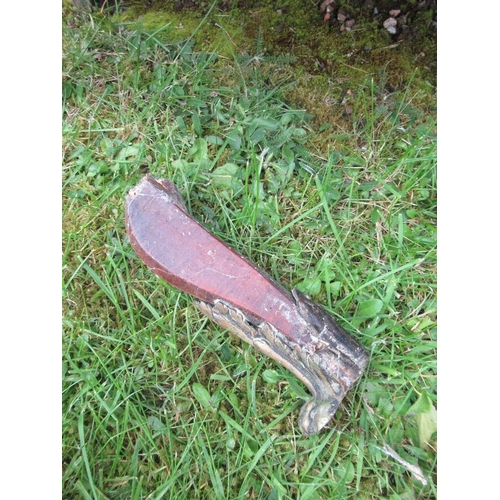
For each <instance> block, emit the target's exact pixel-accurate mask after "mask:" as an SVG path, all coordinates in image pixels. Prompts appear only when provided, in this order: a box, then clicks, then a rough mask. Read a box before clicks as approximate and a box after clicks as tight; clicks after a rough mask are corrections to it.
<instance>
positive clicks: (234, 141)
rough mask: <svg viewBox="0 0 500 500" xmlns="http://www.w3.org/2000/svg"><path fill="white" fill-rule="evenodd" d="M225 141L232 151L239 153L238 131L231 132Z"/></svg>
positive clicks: (239, 138) (239, 139) (239, 140)
mask: <svg viewBox="0 0 500 500" xmlns="http://www.w3.org/2000/svg"><path fill="white" fill-rule="evenodd" d="M227 141H228V144H229V147H230V148H231V149H232V150H234V151H239V150H240V148H241V137H240V135H239V134H238V130H236V129H233V130H231V132H230V134H229V135H228V136H227Z"/></svg>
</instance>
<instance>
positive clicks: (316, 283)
mask: <svg viewBox="0 0 500 500" xmlns="http://www.w3.org/2000/svg"><path fill="white" fill-rule="evenodd" d="M297 288H298V289H299V290H300V291H301V292H304V293H307V294H308V295H317V294H318V293H319V292H320V291H321V278H320V277H319V276H314V277H312V278H304V279H303V280H302V282H301V283H299V284H298V285H297Z"/></svg>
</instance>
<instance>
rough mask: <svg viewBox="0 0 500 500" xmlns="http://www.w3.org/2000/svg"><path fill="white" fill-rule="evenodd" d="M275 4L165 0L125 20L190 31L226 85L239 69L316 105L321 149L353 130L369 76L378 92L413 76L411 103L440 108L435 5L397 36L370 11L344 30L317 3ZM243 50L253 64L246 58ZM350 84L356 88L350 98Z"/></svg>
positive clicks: (290, 98)
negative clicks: (407, 33) (359, 94)
mask: <svg viewBox="0 0 500 500" xmlns="http://www.w3.org/2000/svg"><path fill="white" fill-rule="evenodd" d="M344 4H345V5H344V7H343V8H344V12H348V13H350V14H351V15H352V16H358V15H359V16H361V15H362V10H363V8H364V7H362V6H360V5H357V3H356V2H344ZM277 5H278V4H276V3H275V2H274V1H271V0H262V1H254V2H246V3H245V4H244V6H242V4H241V3H238V2H237V1H234V2H229V1H225V2H224V1H220V2H219V3H218V5H217V6H216V7H214V8H212V4H210V3H208V2H207V3H206V4H202V3H200V2H191V1H189V0H161V1H155V2H151V5H150V7H149V8H145V7H144V3H142V6H141V7H135V8H132V9H129V10H127V11H125V12H124V13H123V14H121V17H120V20H121V21H134V22H137V23H138V25H139V26H140V28H142V29H143V30H146V31H153V32H156V35H155V36H157V37H160V38H162V37H163V38H164V39H165V40H168V41H170V42H171V41H182V40H186V39H188V38H191V39H192V40H193V41H194V43H195V50H197V51H205V52H213V53H217V54H219V56H220V58H219V60H218V62H217V63H216V66H215V68H214V69H215V70H216V73H217V77H216V78H217V81H218V82H219V84H220V85H221V86H229V87H234V86H235V85H238V84H240V83H241V79H240V76H239V75H240V73H241V75H242V76H243V77H244V78H246V79H247V83H248V82H251V81H253V79H255V78H258V79H259V82H260V83H262V82H264V83H266V84H267V85H269V86H270V87H274V88H276V87H278V88H283V91H282V92H281V96H282V98H283V99H284V100H285V101H286V102H288V104H289V105H290V106H292V107H295V108H301V109H305V110H307V111H308V112H309V113H311V114H312V115H313V116H314V119H313V122H312V126H313V128H314V129H315V130H320V129H324V130H323V131H322V132H319V133H318V134H317V137H316V140H317V142H318V145H319V144H321V148H322V149H324V148H325V146H326V147H327V148H328V149H330V148H336V147H338V146H339V144H338V137H339V136H342V135H343V134H351V135H352V132H353V126H354V125H353V116H351V112H350V108H352V104H353V102H354V101H355V99H356V91H357V89H359V87H361V86H363V85H365V83H366V82H367V81H374V82H375V84H376V86H377V88H378V92H379V93H380V95H388V94H391V93H394V92H398V91H399V92H405V91H406V90H407V88H408V86H409V85H410V84H411V85H412V87H413V88H414V92H413V97H412V99H413V105H414V106H415V107H417V108H419V109H421V111H422V113H426V112H428V113H431V114H432V113H434V112H435V85H436V63H435V61H436V37H435V36H429V33H430V32H429V30H428V21H429V19H431V17H432V12H430V11H426V12H423V13H422V14H421V16H420V19H419V22H417V21H414V23H413V24H414V26H412V36H411V37H409V38H408V40H405V41H400V42H398V41H397V40H395V39H394V37H392V36H391V35H390V34H389V33H388V32H387V31H386V30H384V29H381V28H380V20H377V19H373V18H371V17H365V18H364V19H363V18H362V17H360V18H359V21H357V23H356V25H355V26H354V28H353V29H352V30H351V31H343V32H340V30H339V28H340V26H339V24H338V23H337V22H336V21H334V22H333V23H332V24H328V23H325V22H324V21H323V18H322V15H321V14H320V12H319V10H316V8H315V7H311V5H310V4H306V3H304V2H303V1H301V0H283V1H282V2H280V3H279V7H277ZM186 6H187V7H189V8H186ZM365 14H366V13H365ZM162 28H165V29H163V30H162ZM430 34H431V35H432V33H430ZM245 54H247V56H248V58H247V61H248V60H250V58H251V57H254V58H255V61H254V62H255V64H252V65H250V64H248V63H244V64H243V63H241V59H240V58H242V57H243V56H244V55H245ZM287 56H288V60H287ZM292 59H294V62H293V63H290V62H291V61H292ZM234 65H237V66H238V71H235V68H234ZM283 84H285V85H284V86H283ZM346 92H349V93H351V94H352V98H351V101H352V102H349V103H347V104H346V103H345V102H344V101H345V99H344V97H345V94H346ZM353 140H354V139H353Z"/></svg>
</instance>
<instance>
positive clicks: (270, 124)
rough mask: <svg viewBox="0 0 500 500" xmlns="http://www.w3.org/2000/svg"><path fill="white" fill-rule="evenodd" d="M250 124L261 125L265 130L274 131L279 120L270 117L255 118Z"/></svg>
mask: <svg viewBox="0 0 500 500" xmlns="http://www.w3.org/2000/svg"><path fill="white" fill-rule="evenodd" d="M252 126H257V127H262V128H264V129H266V130H271V131H272V132H274V131H275V130H277V129H278V127H279V122H278V121H277V120H274V119H272V118H256V119H255V120H253V121H252Z"/></svg>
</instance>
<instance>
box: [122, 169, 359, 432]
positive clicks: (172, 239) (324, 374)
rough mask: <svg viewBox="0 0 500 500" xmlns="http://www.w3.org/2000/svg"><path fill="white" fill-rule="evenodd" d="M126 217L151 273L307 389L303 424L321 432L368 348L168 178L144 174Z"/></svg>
mask: <svg viewBox="0 0 500 500" xmlns="http://www.w3.org/2000/svg"><path fill="white" fill-rule="evenodd" d="M125 217H126V226H127V233H128V236H129V238H130V242H131V243H132V246H133V248H134V250H135V252H136V253H137V255H138V256H139V257H140V259H141V260H142V261H143V262H144V263H145V264H146V265H147V266H148V267H149V269H151V270H152V271H153V272H154V273H155V274H156V275H157V276H159V277H160V278H162V279H164V280H165V281H167V282H168V283H170V284H171V285H173V286H175V287H176V288H178V289H180V290H182V291H184V292H187V293H189V294H191V295H193V296H194V297H196V298H197V299H198V300H197V301H195V305H196V306H197V307H198V308H199V309H200V310H201V311H202V312H203V313H204V314H206V315H207V316H209V317H210V318H212V319H213V320H214V321H215V322H216V323H218V324H219V325H221V326H223V327H224V328H227V329H228V330H229V331H231V332H232V333H233V334H235V335H237V336H238V337H239V338H241V339H243V340H244V341H245V342H248V343H249V344H251V345H252V346H254V347H255V348H256V349H258V350H259V351H261V352H263V353H264V354H266V355H268V356H269V357H271V358H272V359H274V360H276V361H278V363H280V364H282V365H283V366H285V367H286V368H287V369H288V370H290V371H291V372H292V373H293V374H295V375H296V376H297V377H298V378H300V379H301V380H302V381H303V382H304V383H305V384H306V386H307V387H308V388H309V390H310V391H311V392H312V394H313V398H311V399H310V400H309V401H308V402H307V403H306V404H305V405H304V406H303V407H302V409H301V412H300V416H299V426H300V429H301V430H302V432H303V433H304V434H305V435H311V434H315V433H317V432H318V431H319V430H321V429H322V428H323V427H324V426H325V425H326V424H327V423H328V422H329V421H330V419H331V418H332V417H333V415H334V413H335V411H336V410H337V408H338V406H339V404H340V402H341V401H342V399H343V398H344V396H345V394H346V393H347V391H348V390H349V388H350V387H351V386H352V384H353V383H354V382H355V381H356V380H357V379H358V378H359V377H360V376H361V374H362V372H363V369H364V368H365V367H366V365H367V363H368V352H367V351H366V349H365V348H364V347H363V346H362V345H361V344H360V343H359V342H357V341H356V340H354V339H353V338H352V337H351V336H349V335H348V334H347V333H346V331H345V330H344V329H343V328H342V327H341V326H340V325H339V324H338V323H337V322H336V320H335V319H334V318H333V316H332V315H331V314H330V313H328V312H327V311H326V310H325V309H324V308H322V307H320V306H318V305H317V304H315V303H314V302H313V301H311V299H309V298H308V297H307V296H306V295H304V294H302V293H301V292H300V291H299V290H296V289H294V290H292V293H290V292H288V291H287V290H285V289H284V288H283V287H282V286H280V285H279V284H277V283H276V282H275V281H274V280H272V279H271V278H270V277H269V276H267V275H266V274H265V273H264V272H263V271H261V270H259V269H258V268H257V267H256V266H255V265H254V264H252V263H251V262H249V261H248V260H246V259H245V258H243V257H242V256H241V255H239V254H238V253H237V252H235V251H234V250H232V249H231V248H229V247H228V246H227V245H226V244H225V243H223V242H222V241H221V240H219V239H218V238H217V237H216V236H214V235H213V234H211V233H210V232H208V231H207V230H206V229H205V228H204V227H203V226H201V225H200V224H199V223H198V222H196V221H195V220H194V219H193V218H192V217H191V216H190V215H189V214H188V213H187V210H186V207H185V205H184V202H183V200H182V197H181V195H180V193H179V192H178V190H177V188H176V187H175V185H174V184H173V183H172V182H171V181H170V180H168V179H160V180H155V179H153V178H152V177H151V176H149V175H147V176H145V177H144V178H143V179H142V181H141V182H140V183H139V184H138V185H137V186H136V187H135V188H133V189H132V190H131V191H130V192H129V194H128V195H127V197H126V212H125Z"/></svg>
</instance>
